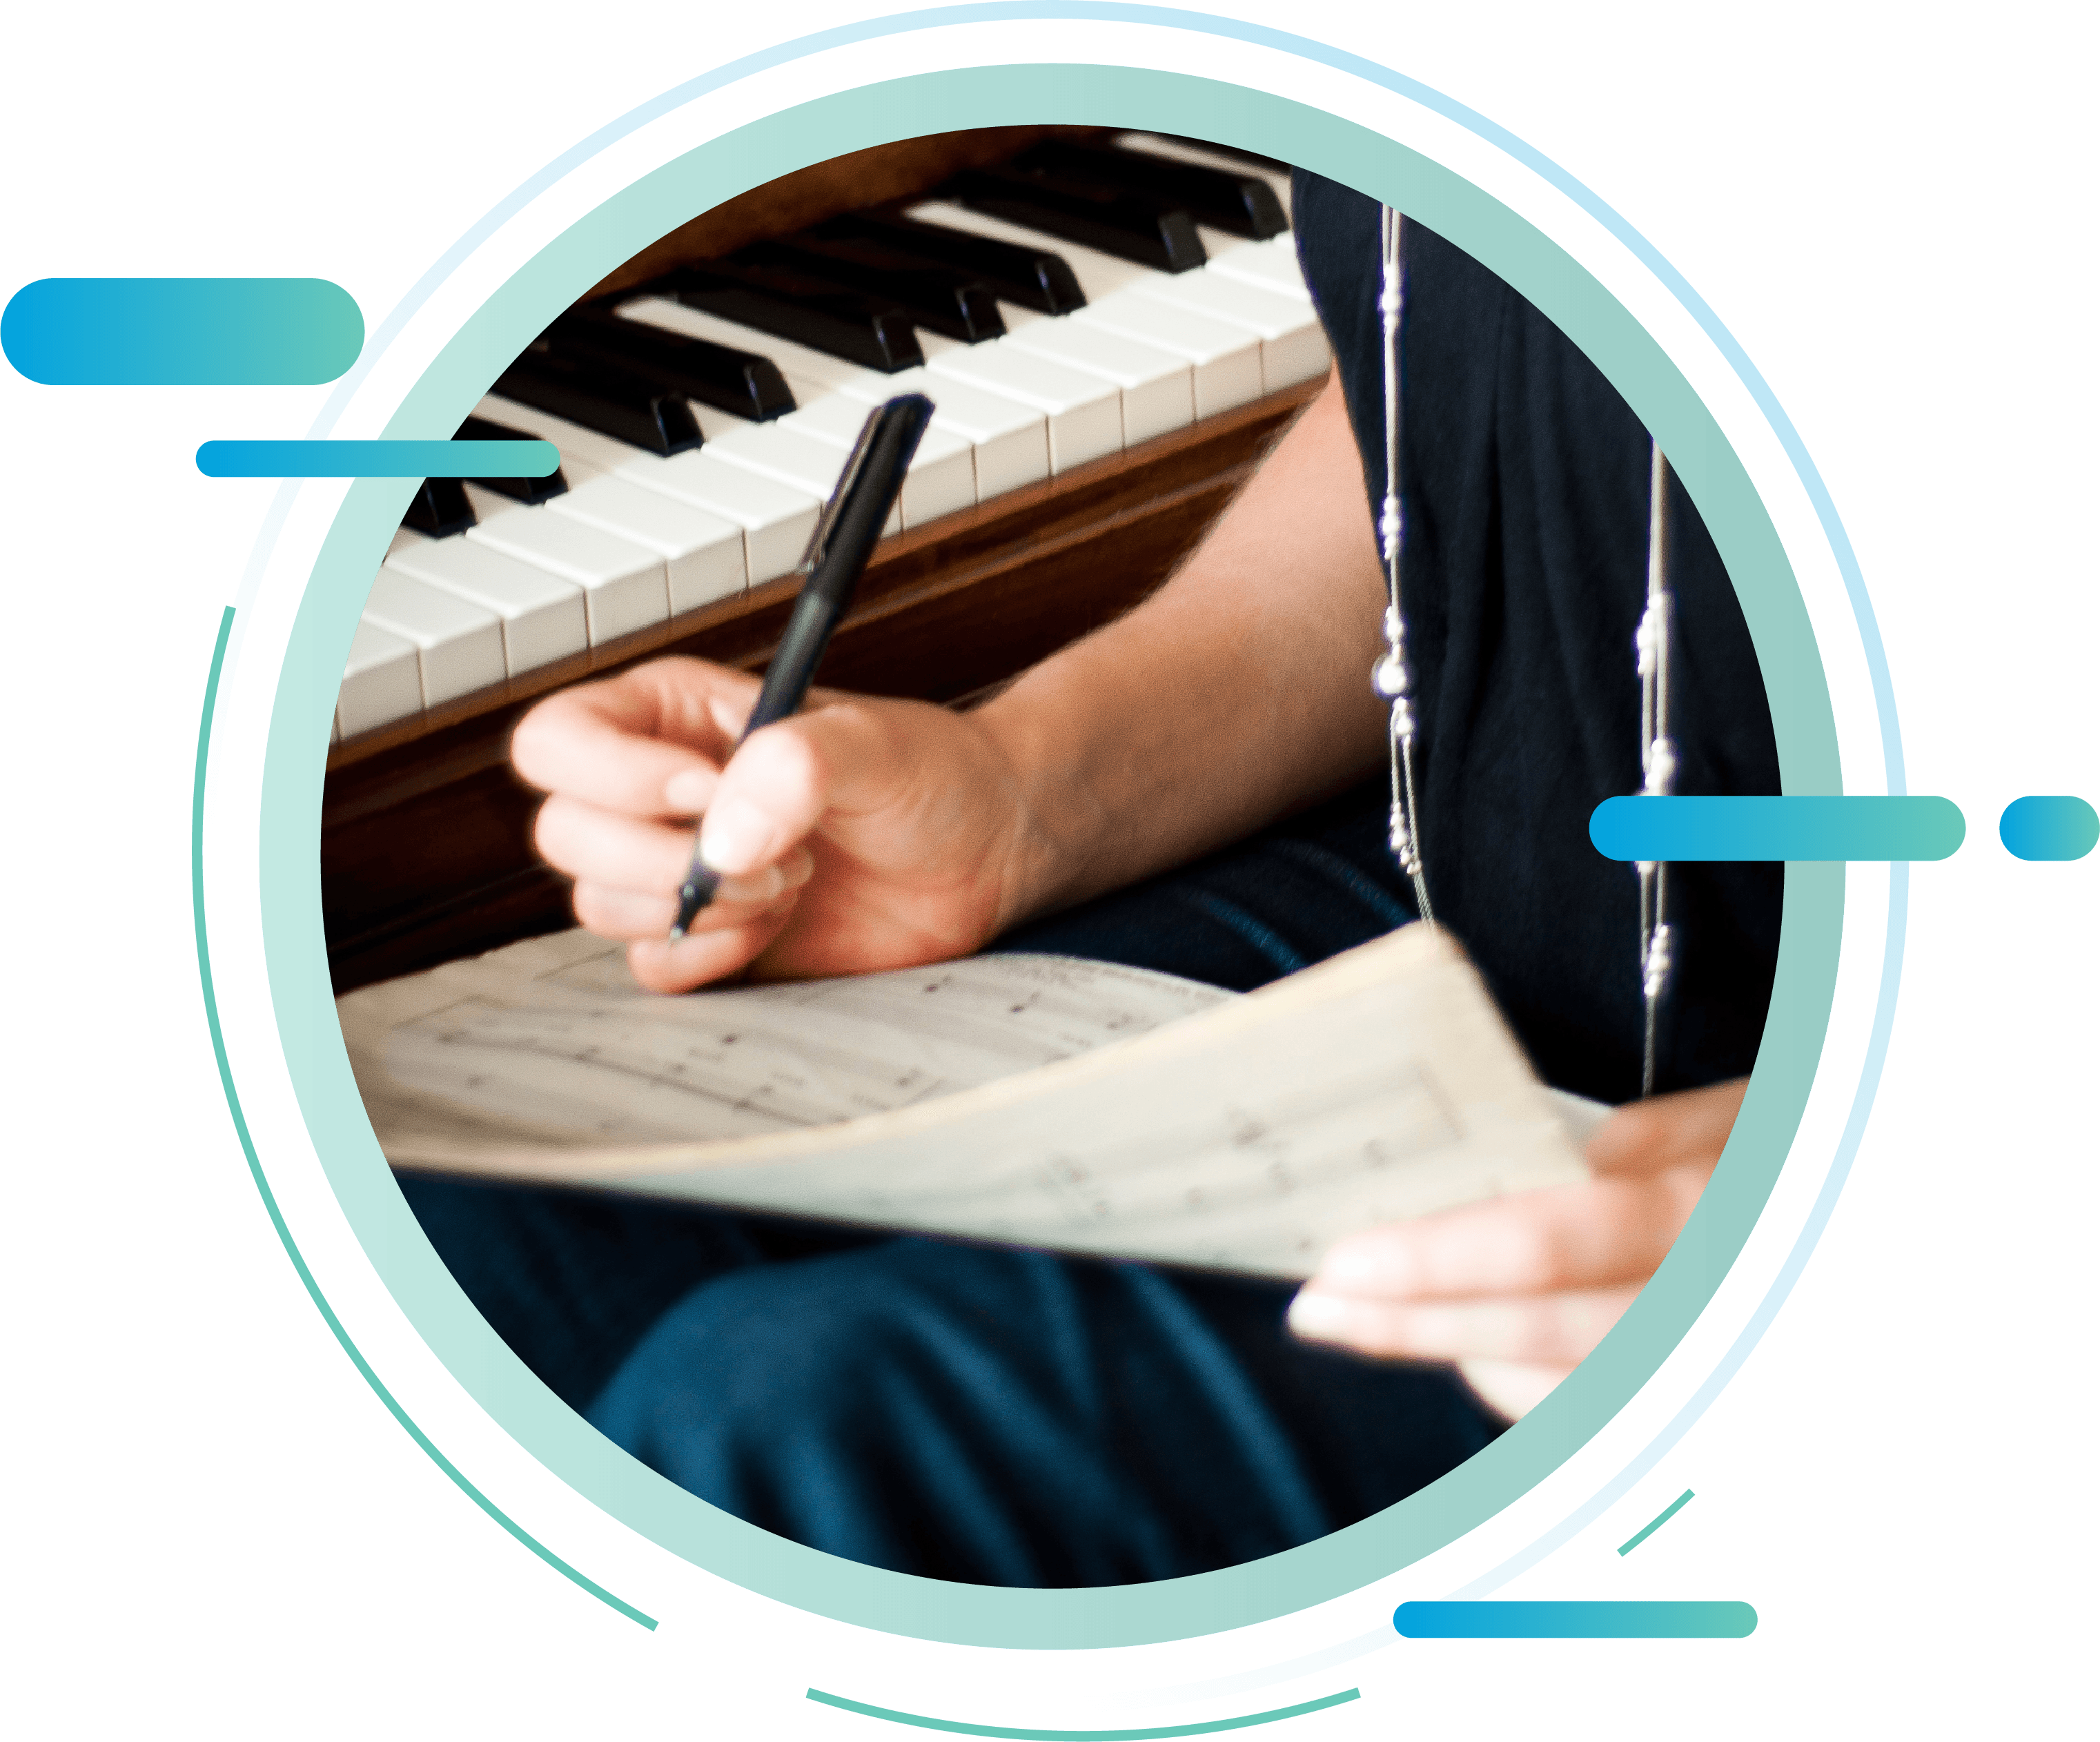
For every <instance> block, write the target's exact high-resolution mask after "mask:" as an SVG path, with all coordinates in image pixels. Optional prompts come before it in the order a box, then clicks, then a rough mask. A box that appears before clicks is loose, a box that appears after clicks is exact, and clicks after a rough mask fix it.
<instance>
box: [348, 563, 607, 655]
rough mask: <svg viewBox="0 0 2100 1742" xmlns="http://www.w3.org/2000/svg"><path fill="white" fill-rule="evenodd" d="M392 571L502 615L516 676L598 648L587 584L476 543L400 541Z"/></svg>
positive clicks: (505, 652)
mask: <svg viewBox="0 0 2100 1742" xmlns="http://www.w3.org/2000/svg"><path fill="white" fill-rule="evenodd" d="M386 567H389V568H391V569H398V570H399V571H401V573H403V574H404V575H408V576H412V577H413V578H414V579H415V580H421V581H426V582H427V583H428V584H430V585H431V586H434V587H442V588H443V589H444V590H445V591H446V592H448V593H455V594H457V596H458V597H459V598H463V599H465V601H466V602H468V603H469V604H470V605H478V606H480V607H481V608H482V609H483V611H492V612H494V613H495V614H496V620H498V621H499V622H500V623H501V624H502V625H503V664H504V669H505V671H507V672H508V673H510V676H512V677H518V676H520V675H522V674H523V673H526V672H529V671H531V670H532V668H534V667H535V666H540V665H545V664H549V663H550V662H552V661H553V660H555V659H565V658H567V656H568V655H570V654H572V653H581V652H582V651H583V650H585V648H586V647H588V646H590V625H589V619H588V616H587V614H586V612H585V605H584V591H583V589H582V588H581V587H580V586H578V585H576V584H575V583H574V582H573V581H567V580H562V578H561V577H560V576H558V575H550V574H549V573H547V572H546V571H545V570H544V569H537V568H535V567H532V565H531V564H530V563H528V562H519V561H518V559H517V558H515V557H508V556H505V554H504V553H502V552H501V551H500V550H492V549H489V548H488V546H487V545H478V544H476V543H474V540H471V539H467V538H425V537H423V536H421V535H420V534H417V535H415V536H414V540H413V542H412V543H411V542H404V541H402V540H395V547H394V549H393V550H392V551H391V552H390V553H388V556H387V558H386Z"/></svg>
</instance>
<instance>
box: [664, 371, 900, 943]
mask: <svg viewBox="0 0 2100 1742" xmlns="http://www.w3.org/2000/svg"><path fill="white" fill-rule="evenodd" d="M932 416H933V401H932V400H931V399H928V398H927V397H926V396H925V395H924V394H923V393H905V394H899V395H898V396H897V398H895V399H892V400H890V401H889V403H888V404H885V405H880V406H877V407H876V409H875V410H874V411H872V412H869V413H868V419H867V422H866V423H865V424H864V425H862V427H861V432H860V439H859V440H858V441H857V442H855V443H854V448H853V452H851V453H849V454H848V455H847V456H846V463H845V470H843V471H842V472H840V474H839V481H838V483H837V484H836V486H835V487H833V489H832V499H831V501H828V502H827V503H826V504H825V505H824V511H823V514H820V515H818V517H817V529H816V531H814V532H813V533H811V534H810V548H809V549H807V550H805V552H803V553H802V561H801V573H802V574H804V575H805V576H807V577H808V578H807V579H806V580H805V581H804V582H803V583H802V590H801V593H798V594H797V595H796V599H795V609H794V611H792V613H791V614H790V615H789V616H788V619H787V628H785V629H784V630H783V631H782V632H781V636H780V645H779V647H778V648H776V649H775V650H774V655H773V663H772V664H770V665H769V666H767V667H766V668H765V686H764V687H763V688H761V690H759V692H758V702H757V705H756V706H755V707H754V708H752V710H751V718H750V719H749V720H748V721H745V722H744V727H743V734H742V735H741V736H740V737H739V738H738V739H737V744H738V746H739V748H740V747H741V746H742V745H743V742H744V739H748V738H749V737H750V736H751V734H752V733H753V732H756V731H757V730H758V729H759V728H760V727H761V726H767V725H772V724H773V722H774V721H776V720H785V719H786V718H787V717H788V716H789V715H790V714H792V713H793V712H795V711H796V709H797V708H801V705H802V702H803V699H804V698H805V696H807V695H809V693H810V680H811V679H812V678H814V677H815V676H816V675H817V665H818V661H819V660H821V659H823V657H824V649H825V647H826V646H827V644H828V643H829V642H830V641H831V638H832V630H834V629H835V628H837V627H838V626H839V620H840V618H841V617H843V616H845V614H846V610H847V607H848V606H850V605H851V604H852V603H853V595H854V588H855V587H856V586H858V584H860V576H861V571H862V569H864V568H866V567H867V559H868V557H869V555H870V553H871V552H873V550H874V549H875V541H876V539H878V538H880V536H882V527H883V523H884V522H885V521H886V520H888V519H889V505H890V504H891V503H892V502H893V501H896V500H897V492H898V491H899V490H900V489H902V487H903V486H904V473H905V469H906V468H907V466H909V465H911V456H912V455H913V454H914V453H915V452H918V448H919V438H920V436H922V435H924V434H925V433H926V423H927V420H928V419H929V418H930V417H932ZM731 753H732V754H734V753H735V752H731ZM720 883H721V878H720V877H719V876H717V875H716V874H715V873H714V872H713V871H709V870H708V868H707V867H706V866H704V865H703V864H702V863H701V862H700V840H699V834H698V832H697V831H696V832H695V835H694V836H693V862H692V863H691V864H690V865H689V866H687V867H686V880H685V881H684V882H683V883H682V884H679V886H678V917H677V919H676V920H673V922H672V924H671V939H672V942H674V943H675V942H677V940H678V939H679V938H681V937H684V936H685V935H686V928H687V927H688V926H690V925H691V924H692V923H693V920H694V919H695V916H696V915H698V914H699V912H700V911H701V910H702V909H703V908H704V907H705V906H707V905H708V902H711V901H712V900H713V899H714V898H715V889H716V887H717V885H718V884H720Z"/></svg>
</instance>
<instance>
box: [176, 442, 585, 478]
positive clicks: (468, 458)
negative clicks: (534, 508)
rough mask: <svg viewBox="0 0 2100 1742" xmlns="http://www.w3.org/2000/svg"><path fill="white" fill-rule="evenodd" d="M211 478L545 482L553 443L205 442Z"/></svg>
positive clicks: (204, 469)
mask: <svg viewBox="0 0 2100 1742" xmlns="http://www.w3.org/2000/svg"><path fill="white" fill-rule="evenodd" d="M196 463H197V470H199V471H200V472H201V473H203V474H204V475H205V477H207V478H545V477H546V476H547V475H548V474H550V473H551V472H553V471H554V470H555V469H556V468H557V467H558V466H559V465H561V463H562V451H561V449H559V448H557V447H555V445H554V443H552V442H206V443H205V444H204V446H203V447H201V448H198V449H197V456H196Z"/></svg>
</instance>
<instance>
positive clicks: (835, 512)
mask: <svg viewBox="0 0 2100 1742" xmlns="http://www.w3.org/2000/svg"><path fill="white" fill-rule="evenodd" d="M888 409H889V407H888V406H886V405H878V406H876V408H875V409H874V410H873V411H871V412H869V413H868V414H867V422H866V423H864V424H862V426H860V434H859V435H858V437H856V438H855V439H854V445H853V452H851V453H849V454H848V455H847V456H846V463H845V470H842V471H841V472H840V474H839V481H838V483H836V484H835V485H833V486H832V499H831V500H830V501H828V502H827V503H825V504H824V506H823V511H822V512H821V513H819V514H818V516H817V524H816V527H815V528H814V530H813V531H811V532H810V548H809V549H807V550H805V551H804V552H803V553H802V560H801V562H800V563H798V564H797V565H796V570H797V571H798V572H799V573H801V574H805V575H806V574H808V573H809V572H810V571H811V570H812V569H814V568H815V567H816V566H817V564H818V562H820V561H822V560H823V554H824V549H825V546H827V545H829V544H830V543H831V539H832V531H833V530H834V529H835V528H836V527H837V525H838V521H839V510H840V508H841V507H843V506H844V505H845V501H846V498H847V497H848V496H851V495H852V494H853V487H854V483H855V482H856V480H858V478H859V477H860V474H861V472H862V469H863V468H864V467H865V466H866V465H867V456H868V451H869V449H870V448H872V447H874V445H875V431H876V426H877V425H878V424H880V422H881V421H882V414H883V413H884V412H885V411H887V410H888Z"/></svg>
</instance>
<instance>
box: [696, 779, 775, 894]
mask: <svg viewBox="0 0 2100 1742" xmlns="http://www.w3.org/2000/svg"><path fill="white" fill-rule="evenodd" d="M772 832H773V825H772V824H771V823H770V822H767V821H766V819H765V812H764V811H762V810H761V809H759V808H758V807H757V805H754V804H752V802H751V801H750V800H748V799H741V798H732V799H729V800H725V801H724V802H723V803H721V804H720V805H716V806H715V807H714V809H712V810H710V811H709V812H708V814H707V818H706V820H705V821H704V822H702V823H701V824H700V863H701V864H703V865H704V866H706V867H707V868H708V870H709V871H719V872H721V874H722V875H724V876H734V875H736V874H737V873H738V872H739V871H749V870H750V869H751V867H752V865H753V864H754V863H756V862H757V858H758V856H759V854H760V853H762V852H764V851H765V843H766V840H767V839H768V837H769V836H771V834H772Z"/></svg>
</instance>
